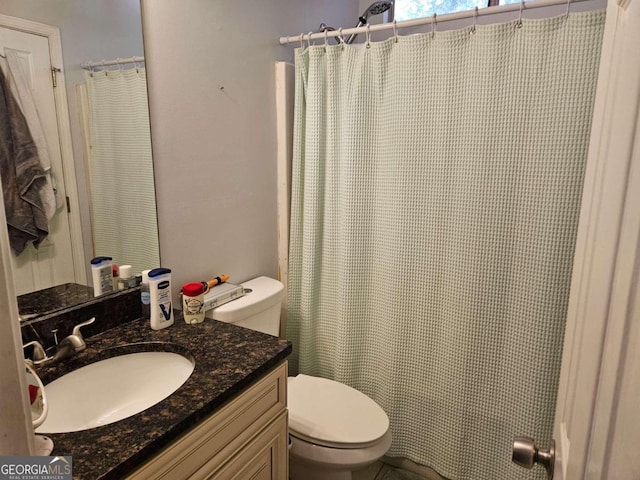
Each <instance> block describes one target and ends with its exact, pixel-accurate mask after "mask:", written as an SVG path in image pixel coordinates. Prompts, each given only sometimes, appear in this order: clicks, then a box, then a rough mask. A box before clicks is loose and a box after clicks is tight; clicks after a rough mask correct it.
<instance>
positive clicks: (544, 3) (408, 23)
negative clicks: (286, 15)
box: [280, 0, 584, 45]
mask: <svg viewBox="0 0 640 480" xmlns="http://www.w3.org/2000/svg"><path fill="white" fill-rule="evenodd" d="M580 1H584V0H535V1H532V2H528V1H527V2H524V1H522V2H519V3H511V4H508V5H499V6H495V7H486V8H482V9H477V10H465V11H464V12H455V13H445V14H443V15H437V16H436V15H434V16H432V17H424V18H417V19H415V20H403V21H401V22H396V23H393V22H388V23H381V24H377V25H365V26H363V27H356V28H343V29H342V31H340V30H329V31H327V32H317V33H312V32H309V33H300V34H298V35H295V36H294V35H290V36H288V37H280V44H281V45H286V44H288V43H294V42H298V43H300V42H302V41H307V42H308V41H311V40H318V39H323V40H324V38H325V36H326V37H327V38H329V37H339V36H340V35H341V34H342V36H343V37H344V36H348V35H352V34H354V33H355V34H359V33H366V32H367V31H369V32H379V31H381V30H391V29H394V27H395V28H396V29H400V28H406V27H417V26H419V25H428V24H430V23H433V22H434V20H435V22H436V25H437V24H438V23H440V22H447V21H449V20H460V19H465V18H473V17H475V16H478V17H482V16H485V15H493V14H496V13H507V12H518V11H520V12H521V13H520V14H521V15H522V12H523V11H525V10H530V9H532V8H540V7H552V6H555V5H566V6H567V12H569V6H570V5H571V4H572V3H576V2H580Z"/></svg>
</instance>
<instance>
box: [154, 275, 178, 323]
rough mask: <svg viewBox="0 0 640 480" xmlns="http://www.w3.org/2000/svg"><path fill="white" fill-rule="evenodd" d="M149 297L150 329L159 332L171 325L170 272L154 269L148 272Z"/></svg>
mask: <svg viewBox="0 0 640 480" xmlns="http://www.w3.org/2000/svg"><path fill="white" fill-rule="evenodd" d="M149 296H150V297H149V302H150V306H151V311H150V314H151V319H150V321H151V328H152V329H154V330H160V329H162V328H167V327H170V326H171V325H173V320H174V318H173V305H172V303H171V270H169V269H168V268H154V269H153V270H151V271H150V272H149Z"/></svg>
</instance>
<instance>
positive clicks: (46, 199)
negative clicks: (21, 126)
mask: <svg viewBox="0 0 640 480" xmlns="http://www.w3.org/2000/svg"><path fill="white" fill-rule="evenodd" d="M5 54H6V56H7V59H6V60H4V59H0V60H1V61H0V67H2V69H3V73H4V76H5V81H6V83H7V84H8V86H9V89H10V90H11V93H12V94H13V98H15V100H16V102H17V103H18V106H19V108H20V111H21V112H22V114H23V115H24V117H25V120H26V122H27V126H28V127H29V132H31V137H32V138H33V142H34V143H35V145H36V149H37V151H38V159H39V161H40V165H41V166H42V168H43V170H44V172H45V174H46V177H45V182H44V183H43V184H42V186H41V188H40V191H39V193H40V200H42V206H43V207H44V210H45V213H46V214H47V219H48V220H51V219H52V218H53V216H54V215H55V213H56V210H57V209H59V208H60V207H61V206H62V205H64V203H65V202H64V198H62V197H63V195H62V192H58V191H56V188H55V179H54V178H53V173H52V170H51V158H50V155H49V147H48V145H47V139H46V137H45V135H44V129H43V128H42V122H41V121H40V116H39V115H38V109H37V107H36V103H35V99H34V98H33V93H32V91H31V88H30V87H29V82H28V80H27V77H26V75H25V74H24V70H23V69H22V66H21V64H20V58H19V57H18V54H17V53H16V52H14V51H11V50H6V51H5Z"/></svg>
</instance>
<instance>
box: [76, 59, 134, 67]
mask: <svg viewBox="0 0 640 480" xmlns="http://www.w3.org/2000/svg"><path fill="white" fill-rule="evenodd" d="M142 62H144V57H129V58H116V59H115V60H102V61H100V62H87V63H81V64H80V67H82V68H83V69H85V70H91V69H92V68H95V67H109V66H111V65H122V64H123V63H142Z"/></svg>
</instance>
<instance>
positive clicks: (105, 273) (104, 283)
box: [91, 257, 113, 297]
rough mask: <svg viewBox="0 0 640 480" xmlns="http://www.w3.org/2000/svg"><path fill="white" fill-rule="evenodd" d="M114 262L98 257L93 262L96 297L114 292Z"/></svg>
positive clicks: (92, 269)
mask: <svg viewBox="0 0 640 480" xmlns="http://www.w3.org/2000/svg"><path fill="white" fill-rule="evenodd" d="M112 260H113V259H112V258H111V257H96V258H94V259H92V260H91V277H92V278H93V294H94V296H96V297H98V296H100V295H103V294H105V293H109V292H113V272H112V270H111V268H112V265H113V262H112Z"/></svg>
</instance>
